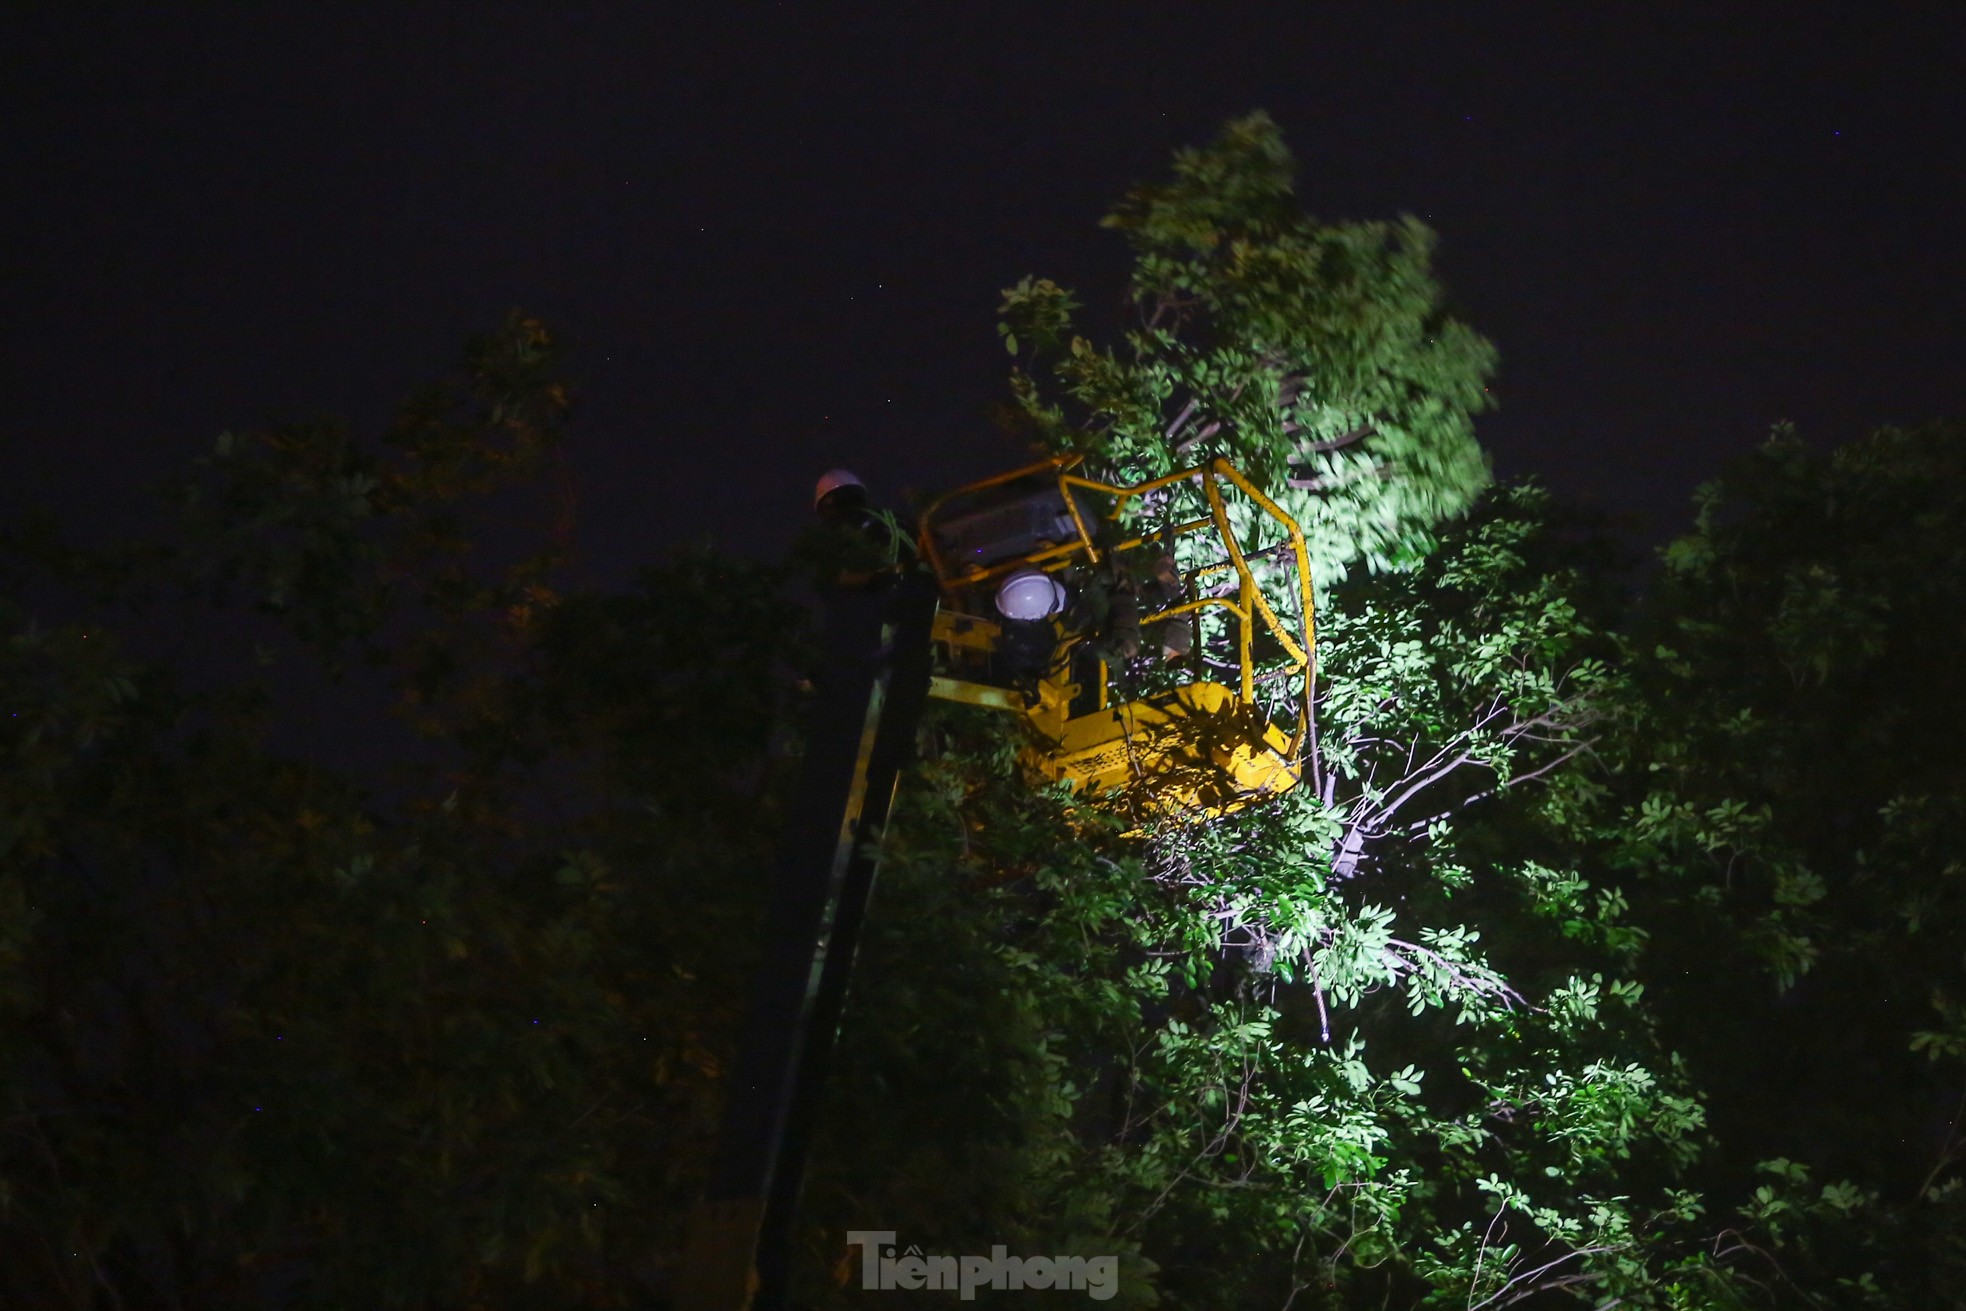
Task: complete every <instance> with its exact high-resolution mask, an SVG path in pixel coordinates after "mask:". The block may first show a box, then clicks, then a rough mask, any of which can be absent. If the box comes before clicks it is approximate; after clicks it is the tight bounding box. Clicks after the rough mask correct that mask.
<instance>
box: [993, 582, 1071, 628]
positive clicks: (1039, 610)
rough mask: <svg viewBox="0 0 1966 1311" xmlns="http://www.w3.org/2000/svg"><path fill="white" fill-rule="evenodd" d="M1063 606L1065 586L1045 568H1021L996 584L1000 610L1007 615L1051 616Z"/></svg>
mask: <svg viewBox="0 0 1966 1311" xmlns="http://www.w3.org/2000/svg"><path fill="white" fill-rule="evenodd" d="M1064 608H1065V588H1064V586H1063V585H1062V584H1060V583H1059V581H1058V580H1057V579H1056V578H1053V577H1052V576H1051V575H1050V574H1048V573H1046V572H1044V570H1042V569H1019V570H1018V571H1017V572H1016V573H1014V574H1012V575H1010V577H1008V578H1006V579H1004V580H1003V584H1002V586H1000V587H998V588H997V613H999V614H1001V615H1002V616H1003V617H1004V618H1006V619H1020V620H1024V621H1026V622H1029V621H1031V620H1037V619H1049V618H1051V616H1053V615H1055V614H1057V613H1058V612H1059V611H1060V610H1063V609H1064Z"/></svg>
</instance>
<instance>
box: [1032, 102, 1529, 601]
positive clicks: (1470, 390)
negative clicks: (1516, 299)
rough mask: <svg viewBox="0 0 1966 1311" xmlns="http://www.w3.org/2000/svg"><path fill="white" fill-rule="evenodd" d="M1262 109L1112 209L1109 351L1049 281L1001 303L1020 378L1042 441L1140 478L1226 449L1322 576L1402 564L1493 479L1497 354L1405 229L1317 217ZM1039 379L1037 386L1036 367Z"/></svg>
mask: <svg viewBox="0 0 1966 1311" xmlns="http://www.w3.org/2000/svg"><path fill="white" fill-rule="evenodd" d="M1294 172H1295V165H1294V162H1293V161H1292V159H1291V156H1290V152H1289V150H1288V149H1287V148H1286V146H1285V145H1284V142H1283V137H1282V134H1281V133H1280V132H1279V131H1278V130H1277V127H1276V124H1275V123H1273V122H1272V121H1271V120H1270V119H1269V117H1268V116H1267V115H1264V114H1261V113H1257V114H1252V115H1250V116H1249V117H1247V118H1244V119H1240V120H1238V121H1236V122H1233V123H1231V124H1229V125H1228V127H1227V128H1226V129H1225V130H1224V131H1223V133H1222V135H1221V136H1220V137H1219V138H1218V139H1217V140H1216V141H1215V142H1213V143H1211V144H1210V145H1208V146H1206V147H1203V148H1201V149H1196V150H1183V151H1179V152H1177V153H1176V155H1175V159H1174V170H1173V177H1172V178H1171V179H1170V180H1169V181H1167V182H1166V183H1164V184H1161V185H1158V186H1143V187H1139V188H1136V189H1135V190H1134V191H1133V192H1131V193H1130V194H1129V195H1128V196H1127V198H1126V199H1125V200H1124V201H1123V202H1122V203H1121V204H1120V205H1119V207H1118V208H1117V209H1115V210H1114V211H1113V213H1111V214H1110V215H1108V216H1107V218H1106V220H1105V226H1106V227H1108V228H1111V229H1113V230H1115V231H1118V232H1119V233H1121V234H1122V235H1123V236H1124V237H1125V238H1126V241H1127V244H1128V246H1129V247H1130V248H1131V249H1132V252H1133V273H1132V276H1131V278H1130V279H1129V281H1128V285H1127V296H1128V306H1127V308H1128V310H1129V312H1130V314H1131V316H1132V318H1133V320H1134V322H1133V325H1132V327H1130V328H1129V329H1128V330H1127V331H1126V332H1125V333H1124V334H1123V335H1122V337H1121V339H1120V341H1119V343H1117V344H1115V345H1111V346H1106V347H1100V346H1098V345H1096V344H1094V343H1093V342H1092V341H1090V340H1088V339H1087V338H1085V337H1083V336H1080V335H1078V334H1077V333H1076V332H1074V331H1073V326H1072V315H1073V312H1074V311H1075V310H1077V309H1078V308H1079V306H1078V304H1077V302H1076V301H1075V300H1074V298H1073V296H1072V294H1071V293H1070V292H1069V291H1067V290H1065V289H1064V288H1062V287H1060V286H1059V285H1058V284H1057V283H1055V282H1052V281H1050V280H1049V279H1033V278H1026V279H1025V280H1023V281H1022V282H1020V283H1018V284H1017V285H1016V286H1014V287H1011V288H1009V289H1008V290H1006V291H1005V292H1004V300H1003V307H1002V322H1001V323H1000V325H999V332H1000V333H1001V334H1002V336H1003V339H1004V344H1005V346H1006V347H1007V348H1008V349H1009V350H1010V352H1011V354H1012V355H1014V356H1017V357H1018V358H1019V360H1020V364H1019V367H1018V368H1017V369H1016V371H1015V372H1014V373H1013V374H1012V377H1011V387H1012V392H1013V394H1014V396H1015V397H1016V399H1017V402H1018V407H1019V413H1020V414H1021V415H1022V417H1023V420H1024V422H1025V424H1026V426H1027V427H1028V429H1029V430H1030V433H1031V435H1032V436H1033V437H1035V438H1036V439H1037V440H1038V441H1039V442H1041V443H1042V444H1043V445H1044V446H1046V447H1048V448H1050V449H1052V450H1055V451H1060V452H1065V451H1071V452H1078V453H1081V454H1084V455H1086V456H1088V457H1089V458H1091V459H1092V460H1093V461H1094V463H1095V465H1096V466H1097V467H1099V468H1102V469H1104V470H1106V471H1108V472H1111V473H1114V474H1117V475H1120V476H1122V477H1126V478H1130V479H1131V480H1134V481H1146V480H1147V479H1149V478H1153V477H1158V476H1160V475H1162V474H1165V473H1168V472H1171V471H1172V470H1174V469H1177V468H1182V467H1185V466H1187V465H1191V464H1197V463H1202V462H1205V461H1206V460H1207V459H1209V458H1211V457H1213V456H1216V455H1226V456H1228V457H1230V458H1231V459H1232V460H1234V461H1236V462H1238V463H1242V464H1246V465H1247V466H1248V472H1249V473H1250V474H1251V475H1252V476H1254V477H1257V478H1258V479H1259V480H1260V481H1261V482H1263V483H1264V485H1265V486H1266V488H1267V489H1268V490H1269V491H1270V492H1271V493H1272V494H1273V495H1274V496H1275V497H1276V498H1277V499H1278V500H1279V501H1280V502H1282V503H1283V504H1284V505H1285V507H1286V508H1287V509H1289V510H1290V511H1291V513H1292V514H1293V515H1294V516H1295V517H1296V518H1297V519H1298V521H1299V522H1300V523H1301V524H1302V525H1303V527H1304V530H1305V533H1306V535H1307V536H1308V538H1309V539H1310V543H1311V553H1312V561H1313V565H1314V568H1315V571H1316V573H1317V575H1318V578H1319V580H1320V582H1321V583H1329V582H1332V581H1335V580H1336V578H1338V577H1339V576H1340V575H1341V574H1342V571H1343V569H1344V567H1345V566H1346V565H1348V564H1349V563H1351V562H1352V561H1355V560H1361V559H1362V560H1364V561H1366V562H1368V563H1369V564H1371V565H1372V566H1374V567H1376V568H1386V567H1390V566H1392V565H1394V564H1396V563H1399V562H1402V561H1406V560H1410V559H1411V558H1413V556H1414V555H1415V553H1416V552H1417V551H1418V550H1419V549H1420V548H1421V547H1422V546H1424V544H1425V541H1426V538H1427V534H1428V533H1429V532H1430V531H1431V530H1432V529H1433V528H1434V527H1435V526H1436V525H1437V524H1439V523H1441V522H1443V521H1446V520H1449V519H1451V518H1452V517H1453V516H1455V515H1456V514H1459V513H1460V512H1461V511H1463V510H1465V509H1467V508H1468V506H1469V505H1470V504H1472V503H1473V500H1474V497H1475V496H1476V494H1477V493H1479V492H1480V490H1481V489H1482V488H1483V487H1484V486H1485V485H1486V484H1487V482H1488V466H1487V460H1486V457H1485V456H1484V455H1483V454H1482V451H1481V448H1480V447H1479V445H1477V443H1476V442H1475V438H1474V425H1473V416H1475V415H1476V414H1478V413H1480V412H1481V411H1483V410H1485V409H1487V408H1488V388H1487V386H1486V382H1487V380H1488V377H1489V375H1490V374H1491V373H1492V372H1493V370H1494V366H1495V351H1494V348H1493V347H1492V346H1490V345H1489V344H1488V342H1486V341H1485V340H1483V339H1482V338H1481V337H1480V336H1478V335H1476V334H1475V333H1474V332H1473V331H1472V330H1471V329H1469V328H1468V327H1467V326H1466V325H1465V324H1462V323H1461V322H1459V321H1458V320H1456V319H1454V318H1452V317H1451V316H1449V315H1448V314H1447V313H1446V312H1445V310H1444V309H1443V296H1442V293H1441V290H1440V288H1439V286H1438V284H1437V283H1436V282H1435V281H1434V278H1433V274H1432V269H1431V257H1432V252H1433V245H1434V236H1433V233H1432V232H1431V231H1429V230H1428V229H1427V227H1426V226H1425V225H1424V224H1422V223H1420V222H1419V221H1418V220H1417V219H1414V218H1412V217H1411V216H1408V217H1406V218H1403V219H1401V220H1400V221H1399V222H1397V223H1384V222H1372V223H1323V222H1319V221H1318V220H1316V219H1314V218H1312V217H1310V216H1309V215H1307V214H1305V213H1304V212H1303V210H1302V209H1301V208H1300V207H1299V204H1298V201H1297V199H1296V196H1295V194H1294V191H1293V174H1294ZM1047 375H1048V376H1047Z"/></svg>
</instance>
